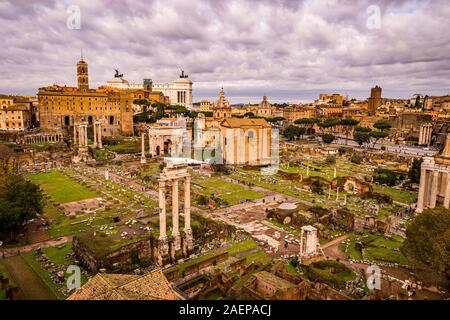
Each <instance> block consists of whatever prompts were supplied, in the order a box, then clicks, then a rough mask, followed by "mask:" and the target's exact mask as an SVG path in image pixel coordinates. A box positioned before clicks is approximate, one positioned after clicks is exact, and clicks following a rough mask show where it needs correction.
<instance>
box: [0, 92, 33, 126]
mask: <svg viewBox="0 0 450 320" xmlns="http://www.w3.org/2000/svg"><path fill="white" fill-rule="evenodd" d="M34 112H35V110H34V101H33V99H32V98H30V97H19V96H15V97H13V96H0V130H2V131H12V132H18V131H26V130H28V129H30V128H31V127H32V117H33V114H34Z"/></svg>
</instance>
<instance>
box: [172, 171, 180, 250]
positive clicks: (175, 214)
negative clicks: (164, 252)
mask: <svg viewBox="0 0 450 320" xmlns="http://www.w3.org/2000/svg"><path fill="white" fill-rule="evenodd" d="M179 210H180V209H179V204H178V179H174V180H172V225H173V229H172V236H173V239H174V244H175V250H180V248H181V241H180V229H179Z"/></svg>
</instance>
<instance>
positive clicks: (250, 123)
mask: <svg viewBox="0 0 450 320" xmlns="http://www.w3.org/2000/svg"><path fill="white" fill-rule="evenodd" d="M221 125H222V126H224V127H230V128H240V127H255V126H256V127H264V128H270V124H269V123H268V122H267V121H266V120H265V119H260V118H228V119H225V120H223V121H222V123H221Z"/></svg>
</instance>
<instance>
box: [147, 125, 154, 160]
mask: <svg viewBox="0 0 450 320" xmlns="http://www.w3.org/2000/svg"><path fill="white" fill-rule="evenodd" d="M153 148H154V147H153V137H152V136H151V135H150V129H148V153H149V154H150V157H152V158H153V157H154V154H153Z"/></svg>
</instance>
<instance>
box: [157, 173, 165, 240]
mask: <svg viewBox="0 0 450 320" xmlns="http://www.w3.org/2000/svg"><path fill="white" fill-rule="evenodd" d="M166 239H167V235H166V183H165V182H164V181H160V182H159V240H166Z"/></svg>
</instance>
